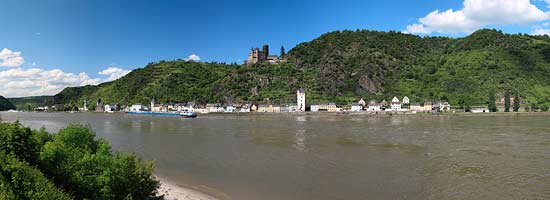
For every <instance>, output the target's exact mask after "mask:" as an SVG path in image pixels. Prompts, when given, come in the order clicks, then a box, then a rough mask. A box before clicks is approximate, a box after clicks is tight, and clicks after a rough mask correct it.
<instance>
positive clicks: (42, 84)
mask: <svg viewBox="0 0 550 200" xmlns="http://www.w3.org/2000/svg"><path fill="white" fill-rule="evenodd" d="M101 82H102V80H101V79H99V78H91V77H90V76H88V75H87V74H86V73H79V74H73V73H66V72H63V71H62V70H60V69H53V70H43V69H39V68H31V69H21V68H13V69H9V70H4V71H0V95H2V96H6V97H21V96H37V95H54V94H56V93H58V92H59V91H61V90H63V89H64V88H65V87H69V86H84V85H96V84H99V83H101Z"/></svg>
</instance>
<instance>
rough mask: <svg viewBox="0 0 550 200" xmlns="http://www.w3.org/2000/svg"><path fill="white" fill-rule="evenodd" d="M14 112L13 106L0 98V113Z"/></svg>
mask: <svg viewBox="0 0 550 200" xmlns="http://www.w3.org/2000/svg"><path fill="white" fill-rule="evenodd" d="M5 110H15V106H14V105H13V104H12V103H11V102H10V101H8V100H7V99H6V98H4V97H3V96H0V111H5Z"/></svg>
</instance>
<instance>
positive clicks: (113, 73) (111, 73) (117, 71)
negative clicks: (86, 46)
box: [98, 67, 131, 81]
mask: <svg viewBox="0 0 550 200" xmlns="http://www.w3.org/2000/svg"><path fill="white" fill-rule="evenodd" d="M130 71H131V70H125V69H121V68H118V67H109V68H107V69H105V70H103V71H100V72H99V73H98V74H100V75H105V76H108V77H107V78H106V79H104V81H114V80H116V79H118V78H120V77H123V76H124V75H126V74H128V73H130Z"/></svg>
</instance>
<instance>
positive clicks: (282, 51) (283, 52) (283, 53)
mask: <svg viewBox="0 0 550 200" xmlns="http://www.w3.org/2000/svg"><path fill="white" fill-rule="evenodd" d="M284 55H285V47H284V46H281V56H284Z"/></svg>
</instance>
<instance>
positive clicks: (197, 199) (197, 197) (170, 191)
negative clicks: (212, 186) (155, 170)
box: [156, 177, 219, 200]
mask: <svg viewBox="0 0 550 200" xmlns="http://www.w3.org/2000/svg"><path fill="white" fill-rule="evenodd" d="M156 178H157V179H158V180H160V182H161V186H160V188H159V193H160V194H161V195H164V198H165V199H166V200H175V199H177V200H219V198H215V197H212V196H210V195H207V194H204V193H202V192H199V191H197V190H193V189H190V188H188V187H184V186H181V185H179V184H177V183H174V182H172V181H169V180H167V179H164V178H160V177H156Z"/></svg>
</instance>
